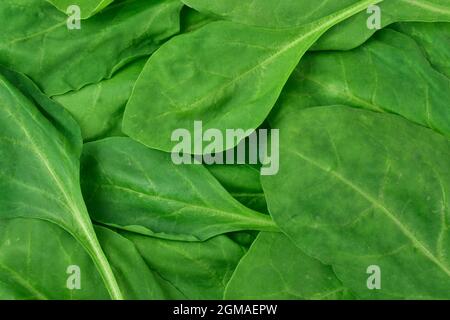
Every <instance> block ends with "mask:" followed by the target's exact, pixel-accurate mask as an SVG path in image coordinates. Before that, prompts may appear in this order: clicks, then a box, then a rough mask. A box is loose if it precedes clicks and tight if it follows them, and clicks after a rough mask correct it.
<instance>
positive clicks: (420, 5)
mask: <svg viewBox="0 0 450 320" xmlns="http://www.w3.org/2000/svg"><path fill="white" fill-rule="evenodd" d="M183 2H184V3H185V4H186V5H188V6H190V7H192V8H194V9H196V10H198V11H200V12H203V13H205V14H209V15H213V16H217V17H220V18H222V19H226V20H231V21H235V22H239V23H244V24H248V25H253V26H262V27H270V28H286V27H293V26H297V25H301V24H305V23H310V22H313V21H314V20H317V19H319V18H321V17H323V16H324V15H328V14H332V13H333V12H335V11H337V10H341V9H343V8H345V7H346V6H349V5H351V4H354V3H356V2H357V1H356V0H340V1H326V2H323V3H320V4H318V3H317V2H315V1H309V0H284V1H278V2H277V5H274V2H273V1H272V0H251V1H250V0H215V1H210V0H183ZM379 7H380V9H381V27H385V26H388V25H390V24H391V23H394V22H397V21H428V22H435V21H450V9H449V8H448V0H389V1H383V2H382V3H380V4H379ZM371 15H372V13H368V12H367V11H366V10H365V11H363V12H361V13H359V14H357V15H355V16H353V17H351V18H349V19H348V20H346V21H344V22H342V23H340V24H338V25H337V26H335V27H333V28H332V29H331V30H330V31H328V32H327V33H326V34H325V35H324V36H323V37H321V38H320V39H319V40H318V43H317V44H315V45H314V46H313V49H315V50H348V49H352V48H355V47H357V46H359V45H360V44H362V43H363V42H364V41H366V40H367V39H368V38H369V37H370V36H372V34H373V33H374V32H375V31H376V29H369V28H368V27H367V20H368V18H370V16H371Z"/></svg>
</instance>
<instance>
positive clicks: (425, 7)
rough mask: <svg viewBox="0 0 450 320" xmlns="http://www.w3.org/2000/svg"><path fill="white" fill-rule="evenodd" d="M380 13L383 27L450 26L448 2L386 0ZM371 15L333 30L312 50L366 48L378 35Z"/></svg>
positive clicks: (360, 16) (363, 15)
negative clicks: (409, 24) (410, 24)
mask: <svg viewBox="0 0 450 320" xmlns="http://www.w3.org/2000/svg"><path fill="white" fill-rule="evenodd" d="M380 9H381V27H385V26H388V25H390V24H391V23H394V22H399V21H423V22H437V21H441V22H450V5H449V1H448V0H385V1H383V2H382V3H380ZM370 15H371V14H369V13H366V12H361V13H360V14H358V15H355V16H354V17H352V18H350V19H349V20H347V21H344V22H342V23H340V24H339V25H337V26H335V27H333V28H332V29H331V30H330V31H328V32H327V33H326V34H325V35H324V36H323V37H322V38H320V39H319V41H317V43H316V44H315V45H314V46H313V47H312V50H349V49H353V48H355V47H357V46H358V45H360V44H362V43H363V42H364V41H365V40H367V39H368V38H369V37H370V36H371V35H372V34H373V33H374V32H375V31H377V30H376V29H369V28H368V27H367V19H368V18H369V17H370Z"/></svg>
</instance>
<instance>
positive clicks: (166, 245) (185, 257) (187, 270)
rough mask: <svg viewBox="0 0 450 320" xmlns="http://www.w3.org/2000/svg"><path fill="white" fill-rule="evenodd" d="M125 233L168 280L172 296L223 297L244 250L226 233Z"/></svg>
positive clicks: (157, 271)
mask: <svg viewBox="0 0 450 320" xmlns="http://www.w3.org/2000/svg"><path fill="white" fill-rule="evenodd" d="M122 234H123V235H124V236H125V237H126V238H128V239H129V240H130V241H132V242H133V243H134V245H135V246H136V248H137V250H138V251H139V253H140V254H141V255H142V257H143V259H144V260H145V262H146V263H147V265H148V266H149V268H150V269H151V270H154V272H156V273H158V274H159V275H160V276H161V278H163V279H165V280H166V282H167V285H166V287H167V291H168V292H169V298H170V299H221V298H222V296H223V293H224V290H225V285H226V284H227V283H228V280H229V279H230V277H231V275H232V273H233V271H234V269H235V268H236V265H237V264H238V262H239V261H240V259H241V257H242V256H243V254H244V253H245V250H244V249H243V248H242V247H241V246H240V245H238V244H236V243H235V242H233V241H232V240H231V239H229V238H228V237H227V236H225V235H222V236H217V237H214V238H211V239H209V240H206V241H204V242H183V241H171V240H165V239H157V238H153V237H148V236H142V235H139V234H136V233H130V232H123V233H122Z"/></svg>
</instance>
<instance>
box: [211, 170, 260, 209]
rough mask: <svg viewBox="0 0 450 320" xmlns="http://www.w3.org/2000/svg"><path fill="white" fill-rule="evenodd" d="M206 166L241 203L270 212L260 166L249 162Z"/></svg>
mask: <svg viewBox="0 0 450 320" xmlns="http://www.w3.org/2000/svg"><path fill="white" fill-rule="evenodd" d="M206 168H207V169H208V170H209V172H211V174H212V175H213V176H214V177H215V178H216V179H217V180H218V181H219V182H220V184H221V185H222V186H223V187H224V188H225V189H226V190H227V191H228V192H229V193H230V194H231V195H232V196H233V198H235V199H236V200H238V201H239V202H240V203H242V204H243V205H245V206H246V207H249V208H251V209H253V210H256V211H258V212H264V213H266V212H268V211H267V203H266V198H265V196H264V192H263V190H262V186H261V182H260V180H259V178H260V176H261V174H260V171H259V169H258V167H255V166H251V165H248V164H236V165H223V164H216V165H209V166H206Z"/></svg>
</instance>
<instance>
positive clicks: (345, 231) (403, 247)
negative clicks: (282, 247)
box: [262, 106, 450, 299]
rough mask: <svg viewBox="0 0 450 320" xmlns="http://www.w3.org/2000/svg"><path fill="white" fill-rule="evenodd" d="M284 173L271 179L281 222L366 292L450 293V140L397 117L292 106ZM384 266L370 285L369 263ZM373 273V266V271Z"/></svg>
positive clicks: (283, 124) (272, 202)
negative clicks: (372, 286) (373, 287)
mask: <svg viewBox="0 0 450 320" xmlns="http://www.w3.org/2000/svg"><path fill="white" fill-rule="evenodd" d="M274 125H275V126H276V127H278V128H280V159H281V161H282V162H281V166H280V171H279V173H278V175H276V176H270V177H269V176H267V177H263V178H262V184H263V188H264V191H265V193H266V196H267V202H268V206H269V210H270V212H271V214H272V217H273V219H274V220H275V222H276V223H277V225H278V226H279V227H280V228H281V229H282V230H283V231H284V232H285V233H286V234H287V235H288V236H289V237H290V238H291V239H292V240H293V241H294V242H295V244H296V245H297V246H298V247H299V248H301V249H302V250H303V251H304V252H306V253H307V254H308V255H311V256H312V257H315V258H317V259H319V260H320V261H322V262H323V263H325V264H330V265H332V266H333V269H334V271H335V273H336V275H337V277H338V278H339V279H340V280H341V281H342V282H343V284H344V286H345V287H347V288H349V289H351V290H352V291H353V292H355V294H356V295H357V296H358V297H359V298H370V299H373V298H381V299H399V298H401V299H448V298H449V297H450V295H449V292H450V260H449V256H448V254H446V253H447V252H448V251H449V249H450V248H449V243H450V242H449V239H450V238H449V228H448V225H449V216H450V209H449V208H450V203H449V199H450V198H449V197H448V196H447V195H448V193H449V191H450V171H449V168H450V166H449V159H450V142H449V140H448V139H446V138H444V137H443V136H442V135H440V134H437V133H435V132H433V131H432V130H429V129H427V128H423V127H421V126H418V125H414V124H412V123H411V122H409V121H406V120H405V119H403V118H401V117H399V116H396V115H392V114H383V113H376V112H372V111H366V110H357V109H353V108H348V107H337V106H331V107H316V108H310V109H305V110H302V111H294V109H289V110H288V111H286V112H285V113H284V115H283V116H282V117H280V118H278V120H277V122H276V123H275V124H274ZM370 266H378V267H379V268H380V269H381V289H380V290H369V288H368V286H367V281H368V280H370V279H369V276H370V274H368V273H367V272H368V271H367V270H368V268H369V267H370ZM369 271H370V269H369Z"/></svg>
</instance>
